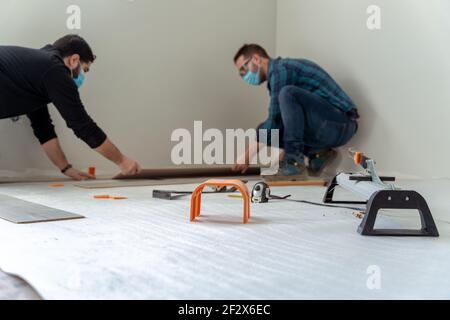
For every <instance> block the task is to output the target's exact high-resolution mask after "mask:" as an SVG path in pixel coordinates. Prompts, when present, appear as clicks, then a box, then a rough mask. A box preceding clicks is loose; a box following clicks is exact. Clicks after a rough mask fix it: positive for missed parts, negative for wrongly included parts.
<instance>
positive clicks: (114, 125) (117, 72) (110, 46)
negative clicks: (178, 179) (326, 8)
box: [0, 0, 276, 176]
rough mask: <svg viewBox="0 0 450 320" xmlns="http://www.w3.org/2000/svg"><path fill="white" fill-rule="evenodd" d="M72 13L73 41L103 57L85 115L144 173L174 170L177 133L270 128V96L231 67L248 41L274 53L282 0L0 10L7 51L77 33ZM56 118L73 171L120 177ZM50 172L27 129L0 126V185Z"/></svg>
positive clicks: (38, 5)
mask: <svg viewBox="0 0 450 320" xmlns="http://www.w3.org/2000/svg"><path fill="white" fill-rule="evenodd" d="M72 4H76V5H79V6H80V7H81V9H82V29H81V30H80V31H79V32H76V33H79V34H81V35H82V36H83V37H85V38H86V39H87V40H88V42H90V44H91V45H92V47H93V49H94V51H95V53H96V54H97V56H98V61H96V63H95V64H94V65H93V67H92V68H91V72H90V73H89V75H88V77H87V82H86V85H85V87H83V89H82V97H83V100H84V102H85V105H86V108H87V109H88V111H89V112H90V114H91V115H92V117H93V118H94V119H95V120H96V121H97V122H98V123H99V125H100V126H101V127H102V128H103V129H104V130H105V131H106V132H107V134H108V135H109V136H110V137H111V138H112V140H113V141H114V142H116V143H117V144H118V146H119V147H121V148H122V149H123V151H124V152H125V153H127V154H129V155H130V156H132V157H135V158H137V159H138V160H140V161H141V162H142V164H143V166H144V167H159V166H164V167H166V166H168V165H169V164H170V150H171V144H170V135H171V133H172V131H173V130H174V129H176V128H192V127H193V121H194V120H204V126H205V127H208V128H209V127H215V128H222V129H225V128H240V127H243V128H250V127H254V126H255V125H257V124H258V121H259V120H263V118H264V112H265V111H266V105H267V97H266V94H265V91H264V89H263V88H262V89H261V90H250V89H249V88H248V86H246V85H245V84H244V83H243V82H242V81H240V79H239V77H238V76H237V73H236V71H235V70H234V66H233V63H232V58H233V55H234V53H235V51H236V50H237V49H238V48H239V46H240V45H242V44H243V43H244V42H250V41H254V42H259V43H261V44H263V45H264V46H266V47H267V48H268V49H269V50H270V51H272V52H274V51H275V32H276V13H275V12H276V1H275V0H226V1H225V0H188V1H185V0H145V1H144V0H135V1H131V0H78V1H76V0H39V1H35V0H20V1H17V0H1V2H0V30H1V33H0V44H3V45H22V46H28V47H36V48H38V47H42V46H44V45H45V44H47V43H52V42H53V41H54V40H56V39H57V38H58V37H60V36H62V35H64V34H67V33H72V32H73V31H70V30H68V29H67V28H66V19H67V17H68V15H67V14H66V9H67V7H68V6H69V5H72ZM52 114H53V118H54V120H55V122H56V125H57V132H58V134H59V137H60V139H61V142H62V145H63V148H64V150H65V151H66V153H67V156H68V157H69V159H70V161H71V162H72V163H73V164H74V165H76V166H78V167H80V168H86V167H87V166H91V165H95V166H97V167H98V168H100V169H101V170H107V171H111V172H115V171H116V169H115V167H114V166H113V165H111V164H109V163H108V162H107V161H106V160H104V159H102V158H101V157H99V156H98V155H96V154H95V153H94V152H93V151H91V150H90V149H89V148H88V147H87V146H86V145H84V143H82V142H81V141H79V140H77V139H76V138H75V136H74V135H73V134H72V132H71V131H70V130H69V129H67V128H66V126H65V124H64V122H63V121H61V118H60V116H59V115H58V114H57V113H56V112H52ZM255 114H256V115H258V114H259V115H260V116H259V118H258V116H255ZM28 169H38V171H26V170H28ZM48 169H52V165H51V164H50V163H49V162H48V160H47V159H46V157H45V155H44V154H43V153H42V151H41V150H40V147H39V145H38V143H37V142H36V141H35V139H34V137H33V135H32V132H31V129H30V128H29V123H28V119H24V120H23V122H22V123H19V124H12V123H11V121H9V120H2V121H0V176H5V175H8V174H9V175H16V174H20V175H22V176H23V175H26V174H34V173H35V172H43V171H44V170H48Z"/></svg>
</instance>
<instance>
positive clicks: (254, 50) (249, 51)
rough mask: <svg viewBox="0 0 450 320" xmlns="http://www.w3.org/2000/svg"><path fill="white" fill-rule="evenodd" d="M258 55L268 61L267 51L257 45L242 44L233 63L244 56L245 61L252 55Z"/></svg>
mask: <svg viewBox="0 0 450 320" xmlns="http://www.w3.org/2000/svg"><path fill="white" fill-rule="evenodd" d="M254 54H258V55H259V56H261V57H263V58H267V59H270V56H269V55H268V54H267V51H266V50H265V49H264V48H263V47H261V46H260V45H258V44H244V45H243V46H242V47H241V48H240V49H239V50H238V52H237V53H236V55H235V56H234V62H235V63H236V61H238V59H239V58H240V57H241V56H244V58H245V59H248V58H250V57H251V56H252V55H254Z"/></svg>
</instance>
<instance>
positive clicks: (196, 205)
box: [190, 179, 250, 224]
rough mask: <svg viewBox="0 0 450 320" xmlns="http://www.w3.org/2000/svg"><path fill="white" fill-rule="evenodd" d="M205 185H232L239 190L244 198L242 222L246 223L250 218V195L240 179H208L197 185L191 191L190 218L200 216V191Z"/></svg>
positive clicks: (219, 186) (221, 186) (218, 186)
mask: <svg viewBox="0 0 450 320" xmlns="http://www.w3.org/2000/svg"><path fill="white" fill-rule="evenodd" d="M205 187H217V188H223V187H234V188H236V190H239V191H240V192H241V194H242V197H243V200H244V224H247V223H248V221H249V220H250V195H249V192H248V188H247V186H246V185H245V183H244V182H242V181H240V180H216V179H213V180H208V181H206V182H204V183H202V184H201V185H199V186H198V187H197V188H196V189H195V191H194V192H193V193H192V198H191V211H190V219H191V222H193V221H194V220H195V219H196V218H198V217H200V210H201V203H202V192H203V190H204V189H205Z"/></svg>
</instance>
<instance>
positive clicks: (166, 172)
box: [114, 166, 261, 180]
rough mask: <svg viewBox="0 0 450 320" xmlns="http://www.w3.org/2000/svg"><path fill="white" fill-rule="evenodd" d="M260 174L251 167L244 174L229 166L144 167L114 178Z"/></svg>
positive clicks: (137, 178)
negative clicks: (130, 173)
mask: <svg viewBox="0 0 450 320" xmlns="http://www.w3.org/2000/svg"><path fill="white" fill-rule="evenodd" d="M260 174H261V168H259V167H251V168H249V169H248V170H247V172H246V173H245V174H239V173H236V172H234V171H232V170H231V167H218V166H210V167H203V168H169V169H150V170H148V169H146V170H143V171H142V172H141V173H140V174H137V175H134V176H124V175H121V174H119V175H117V176H116V177H114V179H115V180H139V179H177V178H219V177H236V176H239V177H241V178H242V177H245V176H255V175H260Z"/></svg>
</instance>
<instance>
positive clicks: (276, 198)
mask: <svg viewBox="0 0 450 320" xmlns="http://www.w3.org/2000/svg"><path fill="white" fill-rule="evenodd" d="M290 197H291V195H288V196H285V197H280V196H275V195H272V196H270V198H271V199H273V200H286V201H289V202H296V203H303V204H308V205H311V206H317V207H326V208H338V209H339V208H340V209H350V210H357V211H365V210H366V209H363V208H356V207H347V206H335V205H331V204H323V203H318V202H312V201H306V200H294V199H289V198H290Z"/></svg>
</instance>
